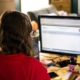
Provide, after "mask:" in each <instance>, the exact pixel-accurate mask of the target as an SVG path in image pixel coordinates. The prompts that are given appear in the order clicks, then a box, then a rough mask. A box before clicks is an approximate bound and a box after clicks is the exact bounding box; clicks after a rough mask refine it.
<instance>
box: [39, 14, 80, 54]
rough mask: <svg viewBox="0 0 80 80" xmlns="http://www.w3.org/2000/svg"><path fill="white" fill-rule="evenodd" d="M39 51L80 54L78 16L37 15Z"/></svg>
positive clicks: (79, 20) (79, 22) (79, 21)
mask: <svg viewBox="0 0 80 80" xmlns="http://www.w3.org/2000/svg"><path fill="white" fill-rule="evenodd" d="M38 20H39V28H40V29H39V31H40V45H41V52H48V53H58V54H70V55H71V54H72V55H75V54H80V17H72V16H71V17H68V16H44V15H42V16H39V17H38Z"/></svg>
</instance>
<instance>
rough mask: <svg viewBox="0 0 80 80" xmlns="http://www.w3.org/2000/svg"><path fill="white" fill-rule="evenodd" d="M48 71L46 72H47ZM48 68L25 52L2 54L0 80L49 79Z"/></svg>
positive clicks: (0, 58)
mask: <svg viewBox="0 0 80 80" xmlns="http://www.w3.org/2000/svg"><path fill="white" fill-rule="evenodd" d="M45 73H46V74H45ZM49 79H50V78H49V76H48V74H47V72H46V69H45V68H44V67H43V66H42V65H41V63H39V62H38V60H36V59H35V58H32V57H28V56H26V55H24V54H23V53H19V54H13V55H4V54H0V80H49Z"/></svg>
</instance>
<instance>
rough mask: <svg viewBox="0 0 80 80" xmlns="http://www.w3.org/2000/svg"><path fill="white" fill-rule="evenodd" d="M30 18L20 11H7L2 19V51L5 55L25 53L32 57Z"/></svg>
mask: <svg viewBox="0 0 80 80" xmlns="http://www.w3.org/2000/svg"><path fill="white" fill-rule="evenodd" d="M31 31H32V26H31V22H30V19H29V17H28V16H27V15H26V14H24V13H21V12H18V11H6V12H5V13H4V14H3V15H2V17H1V31H0V33H1V49H2V53H4V54H14V53H16V54H17V53H20V52H23V53H24V54H26V55H28V56H31V55H32V54H33V52H34V50H33V46H32V39H31V35H30V33H31Z"/></svg>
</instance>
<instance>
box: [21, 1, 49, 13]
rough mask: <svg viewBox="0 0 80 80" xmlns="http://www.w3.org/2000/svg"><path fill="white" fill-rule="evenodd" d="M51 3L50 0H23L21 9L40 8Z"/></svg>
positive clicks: (25, 11) (24, 10)
mask: <svg viewBox="0 0 80 80" xmlns="http://www.w3.org/2000/svg"><path fill="white" fill-rule="evenodd" d="M48 5H49V0H21V11H22V12H24V13H27V11H30V10H38V9H40V8H43V7H46V6H48Z"/></svg>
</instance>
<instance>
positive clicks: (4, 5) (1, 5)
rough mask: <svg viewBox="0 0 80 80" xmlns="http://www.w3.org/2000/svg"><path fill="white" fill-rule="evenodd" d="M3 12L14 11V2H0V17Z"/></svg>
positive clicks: (3, 0) (0, 0) (5, 0)
mask: <svg viewBox="0 0 80 80" xmlns="http://www.w3.org/2000/svg"><path fill="white" fill-rule="evenodd" d="M5 10H15V1H14V0H0V15H1V13H3V12H4V11H5Z"/></svg>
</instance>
